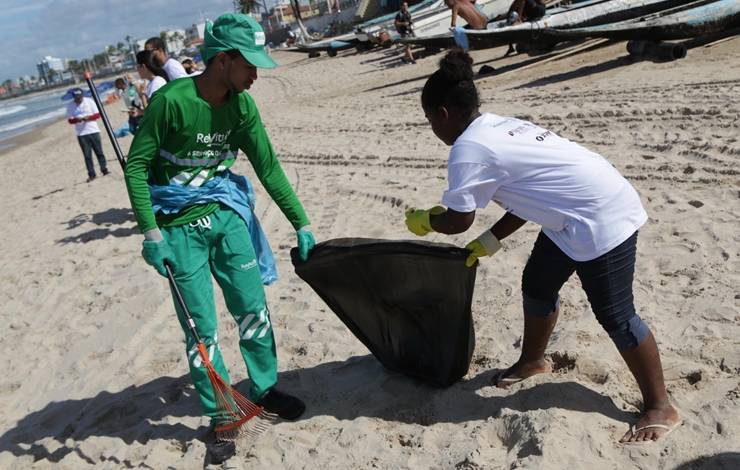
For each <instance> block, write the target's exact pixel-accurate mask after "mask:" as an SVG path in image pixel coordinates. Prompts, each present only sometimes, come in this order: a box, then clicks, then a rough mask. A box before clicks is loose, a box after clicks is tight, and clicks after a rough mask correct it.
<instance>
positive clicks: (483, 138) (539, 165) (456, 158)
mask: <svg viewBox="0 0 740 470" xmlns="http://www.w3.org/2000/svg"><path fill="white" fill-rule="evenodd" d="M447 169H448V182H449V188H448V190H447V191H445V193H444V196H443V197H442V202H443V204H445V205H446V206H448V207H449V208H451V209H453V210H456V211H459V212H472V211H474V210H476V209H481V208H483V207H486V205H487V204H488V202H489V201H491V200H493V201H494V202H496V203H497V204H498V205H500V206H501V207H503V208H504V209H505V210H506V211H508V212H511V213H512V214H514V215H516V216H517V217H519V218H521V219H524V220H529V221H532V222H535V223H537V224H539V225H541V226H542V231H543V232H544V233H545V235H547V236H548V237H549V238H550V239H551V240H552V241H553V242H554V243H555V244H556V245H557V246H558V247H559V248H560V249H561V250H563V252H565V254H567V255H568V256H569V257H571V258H572V259H574V260H576V261H589V260H592V259H594V258H598V257H599V256H601V255H603V254H604V253H607V252H608V251H610V250H611V249H612V248H614V247H616V246H618V245H619V244H620V243H622V242H623V241H625V240H626V239H627V238H629V237H630V236H631V235H632V234H633V233H634V232H635V231H636V230H637V229H638V228H639V227H641V226H642V225H643V224H644V223H645V222H646V221H647V213H646V212H645V209H643V207H642V203H641V202H640V197H639V196H638V194H637V192H636V191H635V189H634V188H633V187H632V185H630V183H629V182H628V181H627V180H626V179H624V177H623V176H622V175H621V174H620V173H619V172H618V171H617V170H616V169H615V168H614V167H613V166H612V165H611V164H610V163H609V162H608V161H606V160H605V159H604V158H603V157H602V156H601V155H599V154H596V153H594V152H591V151H589V150H588V149H586V148H584V147H581V146H580V145H578V144H576V143H575V142H571V141H569V140H568V139H565V138H562V137H559V136H557V135H556V134H554V133H553V132H551V131H548V130H546V129H543V128H541V127H539V126H536V125H534V124H532V123H530V122H526V121H522V120H519V119H515V118H509V117H502V116H497V115H495V114H483V115H481V116H480V117H478V118H477V119H476V120H475V121H473V122H472V123H471V124H470V125H469V126H468V128H467V129H466V130H465V131H464V132H463V133H462V135H460V137H458V139H457V140H456V141H455V144H454V145H453V146H452V150H451V151H450V159H449V162H448V166H447Z"/></svg>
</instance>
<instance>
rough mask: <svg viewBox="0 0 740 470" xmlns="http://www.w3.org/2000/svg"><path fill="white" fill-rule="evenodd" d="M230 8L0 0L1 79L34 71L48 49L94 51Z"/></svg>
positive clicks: (134, 0)
mask: <svg viewBox="0 0 740 470" xmlns="http://www.w3.org/2000/svg"><path fill="white" fill-rule="evenodd" d="M233 11H234V3H233V0H116V1H114V0H0V38H2V42H3V45H4V46H5V47H4V48H3V52H2V54H0V83H1V82H2V81H4V80H6V79H11V80H15V79H17V78H18V77H20V76H24V75H33V76H36V75H38V72H37V70H36V64H37V63H38V62H40V61H41V59H43V57H44V56H47V55H50V56H53V57H60V58H67V59H81V58H84V57H92V56H93V54H97V53H100V52H102V51H103V50H104V49H105V47H106V46H108V45H110V44H113V45H116V44H118V42H119V41H120V42H124V43H125V42H126V39H125V38H126V36H127V35H129V36H131V37H132V38H134V39H147V38H149V37H152V36H159V32H160V31H162V30H165V29H173V28H179V29H185V28H187V27H190V26H191V25H192V24H193V23H200V22H201V21H203V19H210V20H214V19H216V18H217V17H218V15H220V14H221V13H225V12H233Z"/></svg>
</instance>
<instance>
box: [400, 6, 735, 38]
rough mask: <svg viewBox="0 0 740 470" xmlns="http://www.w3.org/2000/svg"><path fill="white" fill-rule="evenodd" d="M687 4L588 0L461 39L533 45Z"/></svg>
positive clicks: (493, 25) (492, 25) (491, 26)
mask: <svg viewBox="0 0 740 470" xmlns="http://www.w3.org/2000/svg"><path fill="white" fill-rule="evenodd" d="M736 1H737V0H736ZM690 2H691V0H592V1H587V2H582V3H576V4H572V5H566V6H561V7H558V8H555V9H553V10H551V11H548V13H547V14H546V15H545V16H544V17H543V18H541V19H539V20H537V21H531V22H525V23H519V24H516V25H513V26H506V23H505V22H494V23H489V27H488V29H486V30H477V31H473V30H471V31H467V30H466V31H465V36H466V39H467V43H468V47H469V48H470V49H486V48H490V47H496V46H501V45H505V44H510V43H518V42H524V43H532V42H534V43H536V42H540V41H543V39H544V37H543V32H544V31H549V30H551V29H554V28H560V29H570V28H576V27H586V26H593V25H601V24H606V23H614V22H619V21H625V20H629V19H632V18H636V17H640V16H644V15H647V14H651V13H655V12H659V11H662V10H665V9H667V8H673V7H676V6H680V5H683V4H686V3H690ZM562 40H566V39H562ZM399 42H403V43H410V44H417V45H422V46H426V47H440V48H444V47H453V46H455V45H457V42H455V39H454V34H453V33H452V32H447V33H445V34H441V35H437V36H435V37H429V38H408V39H403V40H401V41H399Z"/></svg>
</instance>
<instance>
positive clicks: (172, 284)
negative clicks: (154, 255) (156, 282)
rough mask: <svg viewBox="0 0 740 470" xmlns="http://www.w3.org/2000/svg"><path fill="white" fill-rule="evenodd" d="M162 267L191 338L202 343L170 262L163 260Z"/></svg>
mask: <svg viewBox="0 0 740 470" xmlns="http://www.w3.org/2000/svg"><path fill="white" fill-rule="evenodd" d="M164 269H165V270H166V271H167V280H168V281H170V287H171V288H172V292H174V293H175V299H177V304H178V305H179V306H180V309H181V310H182V313H183V314H184V315H185V323H186V324H187V325H188V329H189V330H190V333H191V334H192V335H193V338H195V341H197V342H198V344H199V345H202V344H203V340H202V339H200V335H199V334H198V330H196V329H195V320H193V316H192V315H190V310H189V309H188V306H187V305H186V304H185V299H183V298H182V293H181V292H180V288H179V287H177V284H176V283H175V276H174V274H172V267H171V266H170V263H168V262H167V261H165V262H164ZM200 349H201V348H200V347H199V350H200ZM203 352H204V351H201V354H202V353H203ZM206 357H207V355H206Z"/></svg>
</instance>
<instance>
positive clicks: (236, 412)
mask: <svg viewBox="0 0 740 470" xmlns="http://www.w3.org/2000/svg"><path fill="white" fill-rule="evenodd" d="M198 350H199V352H200V354H201V358H202V359H203V363H204V365H205V367H206V371H207V373H208V379H209V380H210V381H211V385H212V386H213V391H214V394H215V397H216V404H217V405H218V408H219V416H218V424H217V425H216V426H215V431H216V435H217V436H218V437H220V438H222V439H228V440H235V439H237V438H239V437H244V436H249V437H257V436H258V435H259V434H261V433H263V432H265V431H266V430H267V428H268V426H269V425H270V424H271V423H272V422H273V421H275V419H276V417H275V416H274V415H272V414H270V413H268V412H267V411H265V410H264V408H262V407H261V406H259V405H257V404H255V403H253V402H251V401H250V400H249V399H247V398H246V397H244V396H243V395H242V394H241V393H239V392H238V391H237V390H236V389H235V388H234V387H232V386H231V385H230V384H228V383H226V381H224V379H222V378H221V376H220V375H218V372H216V369H214V368H213V365H212V364H211V361H210V360H208V354H207V353H206V349H205V345H204V344H203V343H200V344H198Z"/></svg>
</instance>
